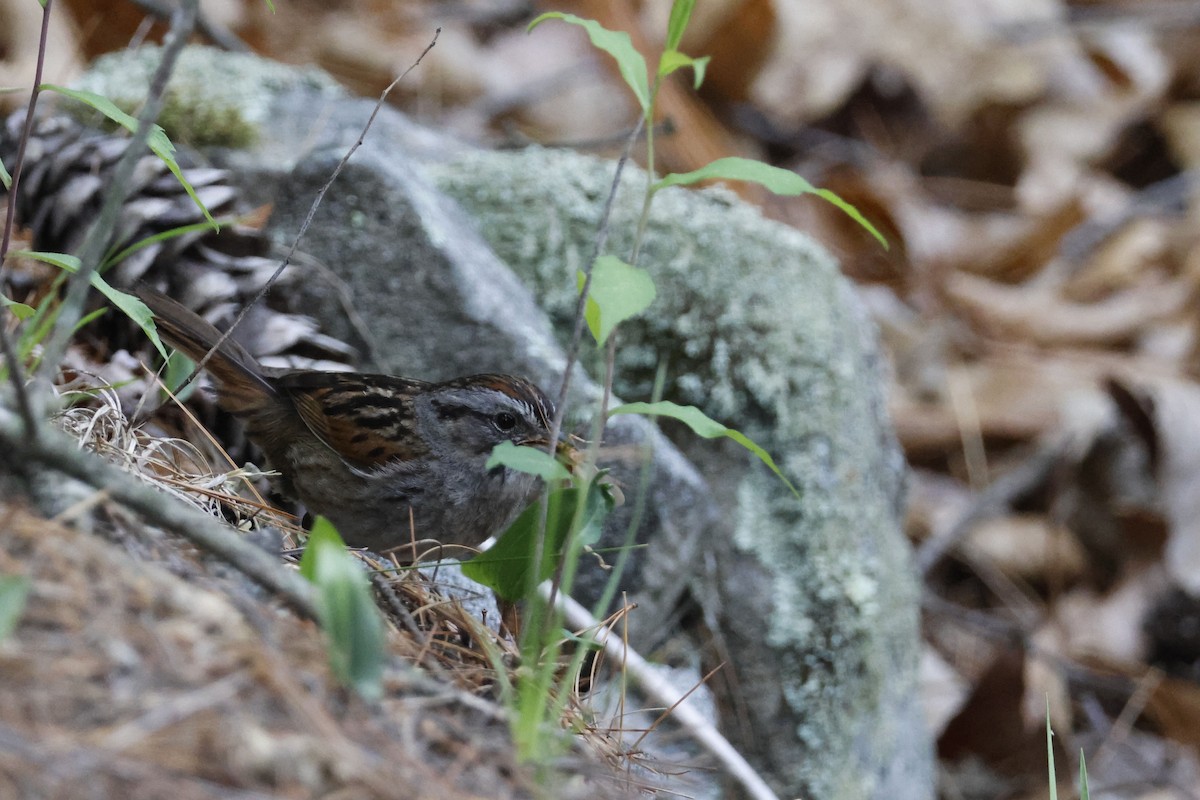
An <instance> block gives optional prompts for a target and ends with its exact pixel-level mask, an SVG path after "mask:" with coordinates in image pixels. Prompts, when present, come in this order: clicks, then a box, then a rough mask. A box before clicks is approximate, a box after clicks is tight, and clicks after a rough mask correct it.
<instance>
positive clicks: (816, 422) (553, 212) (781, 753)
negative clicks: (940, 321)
mask: <svg viewBox="0 0 1200 800" xmlns="http://www.w3.org/2000/svg"><path fill="white" fill-rule="evenodd" d="M430 169H431V173H432V174H433V176H434V178H435V180H436V181H437V182H438V184H439V185H440V186H441V187H442V188H443V189H444V190H445V191H446V192H447V193H449V194H450V195H451V196H453V197H455V198H456V199H457V200H458V201H459V202H460V203H462V204H463V205H464V206H466V207H467V208H468V209H469V210H470V211H471V212H472V213H473V214H474V216H475V217H476V219H477V220H478V222H479V226H480V230H481V231H482V233H483V235H484V237H485V238H486V239H487V240H488V241H489V242H490V243H491V245H492V246H493V248H494V249H495V250H496V252H497V253H498V254H499V255H500V256H501V258H503V259H504V260H505V261H506V262H507V263H508V264H510V265H511V266H512V267H513V268H514V269H515V270H516V271H517V272H518V274H520V275H521V276H522V277H524V278H525V280H526V281H527V282H529V284H530V285H531V286H532V287H533V289H534V292H535V294H536V295H537V297H538V298H539V301H540V303H541V304H542V306H543V307H544V308H546V309H547V310H548V311H549V312H550V314H551V317H552V318H553V319H555V320H556V321H557V323H558V325H559V330H560V331H563V330H566V324H567V321H568V320H569V318H570V315H571V314H572V313H573V309H574V302H575V295H574V291H573V287H574V283H573V282H572V281H571V280H570V276H571V275H573V274H574V272H575V270H577V269H579V268H581V267H582V266H583V265H584V262H585V260H586V259H587V258H588V255H589V253H590V251H591V247H592V242H593V240H594V237H595V229H596V225H597V220H598V215H599V210H600V206H601V204H602V203H603V200H604V197H605V193H606V192H607V190H608V186H609V185H610V183H611V180H612V173H613V165H612V164H611V163H608V162H604V161H599V160H597V159H592V158H588V157H584V156H579V155H577V154H574V153H570V152H563V151H551V150H541V149H537V148H531V149H528V150H525V151H523V152H520V153H515V154H513V153H480V152H470V153H465V154H463V155H460V156H459V157H458V158H456V159H454V160H453V161H451V162H449V163H446V164H441V165H436V166H433V167H431V168H430ZM645 184H646V181H645V175H644V173H641V172H640V171H637V170H630V171H629V172H628V173H627V174H626V176H625V177H624V180H623V181H622V185H621V191H620V194H619V196H618V199H617V202H616V204H615V208H614V213H613V219H612V222H611V224H610V225H611V227H610V230H611V239H610V244H609V250H610V252H612V253H613V254H615V255H618V256H625V255H627V254H628V253H629V252H630V251H631V249H632V237H633V232H634V230H635V229H636V220H637V215H638V214H639V213H640V207H641V197H640V194H641V192H642V191H643V189H644V187H645ZM640 261H641V264H642V265H643V266H645V267H646V268H647V269H648V270H649V271H650V273H651V275H652V276H653V278H654V280H655V283H656V284H657V288H658V299H657V300H656V301H655V305H654V306H653V307H652V308H651V309H650V311H649V312H648V313H646V314H645V315H643V316H642V317H641V318H639V319H637V320H633V321H631V322H630V323H627V324H626V325H625V326H623V327H622V329H621V333H620V336H621V339H620V342H621V345H620V348H619V355H618V369H617V375H618V378H617V392H618V393H619V394H622V395H623V396H624V397H626V398H628V399H643V398H645V397H647V396H648V394H649V387H650V385H651V384H652V381H653V379H654V372H655V369H656V368H657V365H658V364H659V363H660V361H662V360H665V361H666V363H667V364H668V365H669V367H670V377H669V379H668V385H667V390H666V397H667V398H669V399H672V400H676V401H677V402H681V403H692V404H695V405H697V406H699V407H701V408H702V409H704V410H705V411H706V412H707V413H708V414H709V415H710V416H713V417H714V418H716V419H718V420H720V421H722V422H724V423H725V424H728V425H730V426H731V427H735V428H738V429H740V430H742V431H743V432H745V433H747V434H748V435H750V436H751V437H752V438H754V439H755V440H756V441H758V442H759V443H760V444H762V445H763V446H764V447H766V448H767V449H768V450H769V451H770V452H771V453H773V454H774V456H775V458H776V460H777V461H778V462H779V464H780V465H781V466H782V468H783V469H784V471H785V473H786V474H787V475H788V477H789V478H790V479H791V480H792V481H793V483H795V485H796V487H797V488H798V490H799V493H800V498H799V499H797V498H795V497H793V496H792V495H791V493H790V492H789V490H788V489H787V488H786V487H785V486H784V485H783V483H782V482H780V481H779V480H778V479H777V478H776V477H775V476H773V475H772V474H771V473H770V472H768V471H767V470H766V469H765V468H763V467H761V465H756V464H752V463H751V459H750V458H749V457H747V456H746V455H745V454H743V453H741V452H739V451H737V450H736V448H729V447H721V448H715V447H713V445H712V443H710V442H700V443H697V442H695V441H694V439H691V438H690V437H689V435H688V434H687V433H686V432H685V433H682V434H680V435H679V436H676V441H677V442H678V443H679V444H680V445H681V447H682V449H683V450H684V452H685V453H687V454H688V455H689V456H690V457H691V458H692V460H693V461H694V462H695V463H696V464H697V465H698V466H699V467H700V469H701V472H702V473H703V474H704V475H705V477H707V478H708V480H709V483H710V485H712V487H713V489H714V492H715V494H716V496H717V497H718V498H719V499H720V500H721V502H722V505H723V507H724V508H725V509H726V524H727V527H726V528H725V532H724V533H723V534H718V535H716V536H715V537H709V539H708V540H707V541H706V542H705V543H704V547H705V550H706V551H707V552H708V553H709V555H710V557H709V558H707V559H703V560H702V562H701V563H707V564H711V565H712V572H711V573H709V574H698V575H696V576H695V580H694V582H693V587H694V588H693V593H694V594H695V596H696V597H697V598H699V599H700V600H701V603H702V605H704V606H705V610H706V615H707V618H708V620H710V621H713V622H716V627H717V630H716V631H713V633H714V634H715V635H716V636H718V637H719V646H718V648H717V650H718V651H724V652H723V653H719V654H718V653H715V654H714V656H713V659H712V660H713V661H714V663H715V662H719V661H720V660H723V659H725V658H730V659H731V663H730V664H729V666H728V668H729V669H731V670H733V671H734V672H736V673H737V676H738V679H737V683H738V684H740V686H741V687H742V689H743V691H742V692H741V693H740V695H738V696H737V697H732V698H727V699H728V700H729V701H731V702H732V703H733V705H734V706H735V709H736V710H735V712H734V713H735V714H742V715H744V718H748V719H749V721H750V727H751V728H753V729H754V730H756V731H760V732H769V733H763V734H762V737H761V740H760V741H758V742H757V743H756V745H755V747H756V748H757V749H755V747H752V748H751V751H752V752H756V753H757V754H758V755H759V760H758V763H759V764H760V765H762V764H764V763H765V764H767V765H769V767H768V770H769V773H770V774H771V775H772V776H773V777H774V778H775V780H776V783H777V785H778V786H779V788H780V789H781V790H782V791H784V792H786V793H788V794H795V793H802V794H804V795H806V796H811V797H818V798H825V797H883V796H887V797H890V798H896V797H913V798H919V797H924V796H927V795H928V794H929V792H930V791H931V790H930V785H931V781H930V773H931V754H930V749H929V742H928V739H927V738H926V737H925V735H924V733H922V732H921V722H920V715H919V709H918V707H917V704H916V700H915V690H916V663H917V650H918V642H919V637H918V633H917V599H918V595H917V584H916V579H915V575H914V573H913V572H912V570H910V569H909V567H908V564H909V562H908V555H909V554H908V548H907V544H906V542H905V541H904V538H903V535H902V533H901V530H900V509H901V496H902V489H903V475H904V465H903V460H902V457H901V455H900V452H899V449H898V447H897V446H896V444H895V442H894V440H893V438H892V434H891V429H890V425H889V423H888V421H887V418H886V414H885V412H884V407H883V398H882V389H881V380H880V365H879V363H878V358H879V357H878V350H877V346H876V342H875V332H874V328H873V325H872V324H871V322H870V320H869V319H868V318H867V316H866V315H865V313H864V312H863V310H862V307H861V305H860V304H859V302H858V301H857V298H856V297H855V296H854V294H853V291H852V290H851V289H850V286H849V284H848V282H847V281H846V280H845V279H844V278H843V277H842V276H841V275H840V274H839V272H838V269H837V265H836V264H835V263H834V261H833V260H832V258H830V256H829V255H828V254H827V253H826V252H825V251H824V250H822V249H821V248H820V247H819V246H817V245H816V244H815V243H814V242H813V241H812V240H811V239H809V238H808V237H807V236H805V235H803V234H802V233H800V232H798V231H796V230H794V229H792V228H789V227H786V226H784V225H780V224H778V223H774V222H771V221H768V220H765V219H764V218H763V217H762V216H761V215H760V214H759V212H758V211H757V210H755V209H753V208H751V207H749V206H747V205H745V204H743V203H742V202H740V201H739V200H737V199H736V198H735V197H733V196H732V195H731V194H729V193H728V192H725V191H720V190H710V191H705V192H690V191H685V190H676V189H668V190H664V191H662V192H660V193H658V195H657V196H656V197H655V200H654V205H653V207H652V211H651V215H650V219H649V223H648V226H647V232H646V238H645V242H644V243H643V245H642V250H641V259H640ZM739 706H740V707H739ZM731 731H732V728H731ZM784 731H789V732H790V733H791V734H792V735H791V736H784V735H781V734H782V733H783V732H784Z"/></svg>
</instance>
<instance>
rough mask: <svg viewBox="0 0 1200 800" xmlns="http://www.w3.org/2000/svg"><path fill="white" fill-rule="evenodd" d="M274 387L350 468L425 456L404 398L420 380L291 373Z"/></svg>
mask: <svg viewBox="0 0 1200 800" xmlns="http://www.w3.org/2000/svg"><path fill="white" fill-rule="evenodd" d="M276 381H277V384H276V385H277V386H279V388H280V390H281V391H284V392H286V393H287V395H288V396H289V397H290V398H291V399H292V405H293V406H294V407H295V409H296V412H297V413H298V414H299V415H300V418H301V419H302V420H304V424H305V425H307V426H308V429H309V430H310V431H312V432H313V434H314V435H316V437H317V438H318V439H320V440H321V441H322V442H324V443H325V444H326V446H328V447H329V448H330V449H331V450H333V451H334V452H335V453H337V454H338V456H339V457H340V458H341V459H342V460H343V461H345V462H346V463H347V464H349V465H350V466H352V467H357V468H359V469H376V468H380V467H384V466H386V465H387V464H389V463H392V462H402V461H409V460H412V459H416V458H419V457H421V456H423V455H425V454H426V452H427V450H426V448H425V446H424V445H423V444H422V443H421V438H420V437H419V436H416V435H415V434H414V433H413V430H412V426H413V425H414V424H415V421H414V419H413V415H412V411H411V403H409V402H407V399H406V398H408V397H409V396H410V395H411V394H412V392H413V391H414V390H415V389H417V388H418V387H420V386H424V385H425V384H423V383H422V382H420V381H413V380H407V379H405V378H392V377H389V376H385V375H360V374H353V373H338V372H324V373H320V372H294V373H289V374H285V375H281V376H279V377H278V378H277V379H276Z"/></svg>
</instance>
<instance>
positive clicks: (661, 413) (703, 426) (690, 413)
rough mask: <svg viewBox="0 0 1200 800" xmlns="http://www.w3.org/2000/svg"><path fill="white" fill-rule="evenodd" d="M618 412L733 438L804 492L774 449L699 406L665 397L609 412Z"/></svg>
mask: <svg viewBox="0 0 1200 800" xmlns="http://www.w3.org/2000/svg"><path fill="white" fill-rule="evenodd" d="M617 414H645V415H647V416H657V417H670V418H671V419H675V420H679V421H680V422H682V423H683V424H684V425H687V426H688V427H689V428H691V429H692V432H693V433H695V434H696V435H698V436H702V437H703V438H705V439H716V438H719V437H722V436H724V437H726V438H729V439H732V440H733V441H735V442H737V443H738V444H740V445H741V446H742V447H744V448H746V449H747V450H749V451H750V452H751V453H753V454H754V455H756V456H758V460H759V461H761V462H763V463H764V464H766V465H767V466H768V467H770V468H771V471H772V472H774V473H775V474H776V475H777V476H779V480H781V481H783V482H784V484H785V485H786V486H787V487H788V488H789V489H791V490H792V494H794V495H796V497H799V496H800V492H798V491H797V490H796V487H795V486H793V485H792V483H791V481H789V480H788V479H787V478H786V477H785V476H784V474H783V472H782V470H780V469H779V467H778V465H776V463H775V459H773V458H771V454H770V453H768V452H767V451H766V450H763V449H762V448H761V447H759V446H758V445H757V444H755V443H754V442H753V441H751V440H750V438H749V437H748V436H746V435H745V434H744V433H742V432H741V431H736V430H734V429H733V428H727V427H725V426H724V425H722V424H721V423H719V422H717V421H716V420H714V419H711V418H709V417H708V416H707V415H706V414H705V413H704V412H703V411H701V410H700V409H698V408H696V407H695V406H681V405H678V404H677V403H672V402H670V401H669V400H662V401H659V402H657V403H626V404H625V405H623V406H617V407H616V408H614V409H613V410H612V411H610V412H609V415H610V416H616V415H617Z"/></svg>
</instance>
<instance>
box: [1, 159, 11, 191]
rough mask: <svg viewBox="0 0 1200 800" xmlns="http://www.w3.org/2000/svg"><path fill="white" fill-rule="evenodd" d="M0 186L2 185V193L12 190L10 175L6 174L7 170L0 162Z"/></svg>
mask: <svg viewBox="0 0 1200 800" xmlns="http://www.w3.org/2000/svg"><path fill="white" fill-rule="evenodd" d="M0 184H3V185H4V191H6V192H7V191H8V190H9V189H11V188H12V175H9V174H8V170H6V169H5V168H4V162H3V161H0Z"/></svg>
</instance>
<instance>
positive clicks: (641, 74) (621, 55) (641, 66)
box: [526, 11, 650, 114]
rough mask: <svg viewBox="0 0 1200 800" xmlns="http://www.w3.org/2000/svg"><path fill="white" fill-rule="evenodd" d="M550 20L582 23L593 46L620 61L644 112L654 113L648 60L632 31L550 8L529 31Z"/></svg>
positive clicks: (618, 63) (622, 69) (623, 76)
mask: <svg viewBox="0 0 1200 800" xmlns="http://www.w3.org/2000/svg"><path fill="white" fill-rule="evenodd" d="M548 19H557V20H562V21H563V22H567V23H570V24H571V25H578V26H579V27H581V28H583V29H584V30H585V31H587V35H588V38H589V39H591V40H592V45H593V46H595V47H597V48H599V49H600V50H603V51H604V52H606V53H608V54H609V55H610V56H612V57H613V58H614V59H615V60H616V62H617V69H618V70H620V72H621V77H622V78H624V79H625V83H627V84H628V85H629V88H630V89H632V90H633V94H634V96H635V97H636V98H637V101H638V105H639V106H641V109H642V113H643V114H648V113H650V79H649V76H648V75H647V72H646V59H644V58H642V54H641V53H639V52H638V51H637V50H636V49H634V46H633V42H632V41H630V39H629V34H628V33H625V32H624V31H610V30H609V29H608V28H606V27H604V26H603V25H601V24H600V23H599V22H596V21H595V20H591V19H584V18H583V17H577V16H575V15H574V14H564V13H563V12H561V11H549V12H547V13H545V14H542V15H541V16H540V17H538V18H537V19H535V20H534V21H533V22H531V23H529V27H528V28H526V31H532V30H533V29H534V28H536V27H537V26H538V25H541V24H542V23H543V22H545V21H546V20H548Z"/></svg>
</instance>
